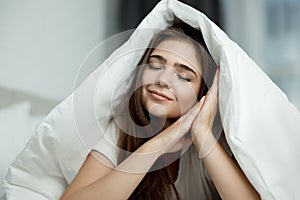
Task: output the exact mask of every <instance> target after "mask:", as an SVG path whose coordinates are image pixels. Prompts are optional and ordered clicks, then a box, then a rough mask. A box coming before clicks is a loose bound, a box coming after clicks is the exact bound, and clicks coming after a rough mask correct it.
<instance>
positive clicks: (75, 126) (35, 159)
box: [5, 0, 300, 200]
mask: <svg viewBox="0 0 300 200" xmlns="http://www.w3.org/2000/svg"><path fill="white" fill-rule="evenodd" d="M176 18H179V19H181V20H183V21H184V22H186V23H188V24H190V25H191V26H193V27H195V28H199V29H201V31H202V33H203V37H204V39H205V42H206V44H207V47H208V49H209V51H210V53H211V55H212V57H213V59H214V61H215V62H216V63H217V65H220V68H221V72H220V83H219V88H220V89H219V107H220V114H221V119H222V123H223V126H224V131H225V134H226V139H227V140H228V143H229V145H230V147H231V150H232V152H233V154H234V155H235V157H236V159H237V161H238V162H239V164H240V166H241V168H242V169H243V171H244V172H245V174H246V176H247V177H248V179H249V180H250V182H251V183H252V184H253V185H254V187H255V188H256V189H257V191H258V192H259V193H260V195H261V198H262V199H299V198H300V194H299V193H298V188H297V182H298V180H300V174H299V173H298V167H296V166H300V155H299V150H298V145H299V143H300V135H299V132H300V127H299V126H300V115H299V112H298V111H297V109H296V108H295V107H294V106H293V105H292V104H291V103H290V102H289V101H288V99H287V98H286V96H285V94H284V93H283V92H282V91H281V90H280V89H279V88H278V87H277V86H276V85H275V84H274V83H273V82H272V81H271V80H270V79H269V78H268V77H267V76H266V75H265V74H264V73H263V71H261V70H260V68H259V67H258V66H257V65H256V64H255V63H254V62H253V61H252V60H251V59H250V58H249V57H248V56H247V55H246V54H245V52H244V51H243V50H242V49H241V48H240V47H239V46H238V45H237V44H235V43H234V42H232V41H231V40H230V39H229V38H228V37H227V36H226V34H225V33H224V32H223V31H222V30H220V29H219V28H218V27H217V26H216V25H215V24H214V23H213V22H211V21H210V20H209V19H208V18H207V17H206V16H205V15H203V14H202V13H201V12H199V11H197V10H195V9H193V8H191V7H189V6H187V5H185V4H183V3H180V2H178V1H175V0H163V1H161V2H160V3H159V4H158V5H157V6H156V7H155V8H154V9H153V11H152V12H151V13H150V14H149V15H148V16H147V17H146V18H145V19H144V20H143V21H142V22H141V24H140V25H139V26H138V28H137V29H136V31H134V33H133V34H132V36H131V37H130V38H129V40H128V41H127V42H126V43H125V44H124V45H122V46H121V47H120V48H119V49H117V50H116V51H115V52H114V53H113V54H112V55H111V56H110V57H109V58H108V59H107V60H106V61H105V62H104V63H103V64H102V65H100V66H99V67H98V68H97V69H96V70H95V71H94V72H93V73H92V74H91V75H90V76H89V77H88V78H87V79H86V80H85V81H84V82H83V83H82V84H81V85H80V86H79V87H78V88H77V89H76V91H74V92H73V93H72V94H71V95H70V96H69V97H67V98H66V99H65V100H64V101H63V102H62V103H60V104H59V105H58V106H57V107H56V108H55V109H53V110H52V111H51V112H50V113H49V115H48V116H47V117H46V118H45V119H44V120H43V121H42V122H41V123H40V124H39V126H38V127H37V129H36V133H35V135H34V136H33V137H32V138H31V139H30V141H29V142H28V144H27V146H26V148H25V149H24V150H23V152H22V153H21V154H20V155H19V156H18V159H17V160H16V161H15V162H14V163H13V164H12V165H11V166H10V169H9V174H8V176H7V180H6V184H5V185H6V187H7V188H8V190H7V197H8V199H31V200H32V199H58V198H59V197H60V196H61V194H62V193H63V191H64V190H65V188H66V186H67V184H68V183H70V181H72V179H73V178H74V176H75V174H76V173H77V171H78V170H79V168H80V167H81V165H82V164H83V162H84V160H85V158H86V156H87V155H88V153H89V152H90V150H91V149H93V147H94V146H95V145H96V144H97V143H98V142H99V141H101V139H102V136H103V133H105V132H107V131H109V130H108V128H109V126H108V125H109V122H110V120H111V118H112V116H113V112H114V105H115V103H117V102H118V101H122V100H123V95H125V94H126V93H127V91H128V87H129V85H130V81H131V77H132V76H131V74H132V71H133V70H134V68H135V66H136V64H137V63H138V61H139V59H140V57H141V56H142V54H143V52H144V50H145V47H146V46H147V45H148V44H149V42H150V40H151V37H152V36H153V34H154V33H156V32H158V31H159V30H161V29H164V28H166V27H168V26H170V25H171V24H172V22H173V21H174V20H175V19H176ZM141 49H142V50H141ZM124 55H126V56H124ZM41 177H43V178H41ZM28 180H30V181H28Z"/></svg>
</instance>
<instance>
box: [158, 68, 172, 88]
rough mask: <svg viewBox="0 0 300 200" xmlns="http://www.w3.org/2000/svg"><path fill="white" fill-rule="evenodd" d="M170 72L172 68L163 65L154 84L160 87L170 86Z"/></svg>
mask: <svg viewBox="0 0 300 200" xmlns="http://www.w3.org/2000/svg"><path fill="white" fill-rule="evenodd" d="M172 73H173V72H172V70H170V69H168V68H167V67H165V68H164V70H162V71H160V73H159V74H158V76H157V79H156V81H155V84H156V85H159V86H161V87H165V88H170V86H171V76H172Z"/></svg>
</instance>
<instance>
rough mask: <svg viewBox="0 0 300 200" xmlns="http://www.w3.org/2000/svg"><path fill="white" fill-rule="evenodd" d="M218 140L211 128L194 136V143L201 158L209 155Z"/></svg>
mask: <svg viewBox="0 0 300 200" xmlns="http://www.w3.org/2000/svg"><path fill="white" fill-rule="evenodd" d="M217 142H218V141H217V139H216V138H215V136H214V135H213V133H212V131H211V130H206V131H202V132H201V133H199V134H197V135H196V136H195V138H194V144H195V146H196V148H197V150H198V152H199V158H204V157H205V156H207V155H208V154H209V153H210V152H211V151H212V149H213V148H214V146H215V144H216V143H217Z"/></svg>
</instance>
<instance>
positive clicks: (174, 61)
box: [141, 39, 201, 119]
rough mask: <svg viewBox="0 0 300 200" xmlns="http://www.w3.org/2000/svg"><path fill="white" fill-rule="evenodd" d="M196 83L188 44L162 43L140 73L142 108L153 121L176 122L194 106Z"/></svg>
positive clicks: (194, 63)
mask: <svg viewBox="0 0 300 200" xmlns="http://www.w3.org/2000/svg"><path fill="white" fill-rule="evenodd" d="M200 82H201V71H200V61H199V60H198V59H197V56H196V50H195V48H194V47H193V46H192V44H190V43H188V42H186V41H180V40H172V39H167V40H164V41H162V42H161V43H159V44H158V46H157V47H156V48H155V49H154V50H153V51H152V53H151V54H150V56H149V59H148V64H147V66H146V67H145V69H144V72H143V76H142V97H141V101H142V104H143V106H144V107H145V108H146V109H147V110H148V112H149V113H150V114H152V115H154V116H156V117H160V118H163V117H166V118H168V119H169V118H178V117H180V116H181V115H182V114H184V113H186V112H187V111H188V110H189V109H190V108H191V107H192V106H193V105H194V104H195V103H196V101H197V96H198V92H199V88H200Z"/></svg>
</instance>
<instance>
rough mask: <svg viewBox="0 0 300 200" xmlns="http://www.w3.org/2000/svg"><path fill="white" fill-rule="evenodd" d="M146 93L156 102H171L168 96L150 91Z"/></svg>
mask: <svg viewBox="0 0 300 200" xmlns="http://www.w3.org/2000/svg"><path fill="white" fill-rule="evenodd" d="M148 92H149V94H150V95H151V97H152V98H153V99H155V100H158V101H171V100H172V99H171V98H169V97H168V96H166V95H164V94H162V93H160V92H157V91H152V90H148Z"/></svg>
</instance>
